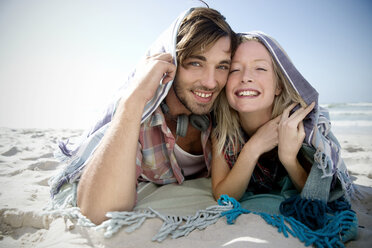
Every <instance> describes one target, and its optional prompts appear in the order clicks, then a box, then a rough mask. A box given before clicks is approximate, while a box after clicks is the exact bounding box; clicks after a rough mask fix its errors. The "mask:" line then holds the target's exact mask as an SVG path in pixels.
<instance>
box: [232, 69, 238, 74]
mask: <svg viewBox="0 0 372 248" xmlns="http://www.w3.org/2000/svg"><path fill="white" fill-rule="evenodd" d="M237 71H239V69H232V70H231V71H230V73H233V72H237Z"/></svg>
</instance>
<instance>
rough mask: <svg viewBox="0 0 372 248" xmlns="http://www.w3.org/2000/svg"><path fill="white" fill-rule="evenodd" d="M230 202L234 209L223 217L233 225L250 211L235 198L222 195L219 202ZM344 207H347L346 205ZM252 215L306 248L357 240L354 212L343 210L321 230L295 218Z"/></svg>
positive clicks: (356, 222)
mask: <svg viewBox="0 0 372 248" xmlns="http://www.w3.org/2000/svg"><path fill="white" fill-rule="evenodd" d="M229 202H230V203H231V204H232V206H233V207H234V208H233V209H232V210H229V211H226V212H224V213H222V215H224V216H226V218H227V222H228V224H232V223H233V222H234V221H235V219H236V218H237V217H238V216H239V215H240V214H242V213H250V211H249V210H246V209H243V208H241V206H240V203H239V202H237V201H236V200H235V199H234V198H231V197H229V196H227V195H222V196H221V198H220V200H219V201H218V203H219V204H228V203H229ZM341 205H342V204H340V206H341ZM342 206H343V207H345V205H342ZM320 209H322V208H320ZM252 213H253V214H256V215H259V216H261V217H262V218H263V219H264V220H265V221H266V222H267V223H268V224H270V225H272V226H274V227H276V228H278V232H279V233H283V235H284V236H285V237H288V236H289V235H288V234H291V235H292V236H293V237H296V238H298V239H299V240H300V241H301V242H303V243H304V244H305V246H309V245H314V246H315V247H320V248H323V247H329V248H333V247H344V244H343V242H346V241H348V240H351V239H353V238H355V236H356V233H357V227H358V221H357V218H356V214H355V212H354V211H352V210H342V211H339V212H337V213H336V214H335V215H334V216H329V217H328V222H327V223H325V225H324V226H323V227H322V228H321V229H317V230H311V229H310V228H309V227H308V226H307V225H305V224H304V223H302V222H300V221H298V220H296V219H295V218H293V217H286V216H283V215H270V214H267V213H258V212H252Z"/></svg>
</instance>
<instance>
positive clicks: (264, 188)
mask: <svg viewBox="0 0 372 248" xmlns="http://www.w3.org/2000/svg"><path fill="white" fill-rule="evenodd" d="M241 132H243V131H241ZM243 133H244V132H243ZM243 137H244V140H245V143H246V142H247V141H248V139H249V137H248V136H247V135H246V134H245V133H244V136H243ZM245 143H244V144H245ZM244 144H239V145H238V147H237V154H236V155H234V147H233V145H229V146H228V145H227V142H226V145H225V147H224V148H225V154H224V157H225V160H226V162H227V164H228V165H229V167H230V168H232V167H233V166H234V164H235V162H236V160H237V159H238V157H239V154H240V152H241V150H242V149H243V147H244ZM285 175H287V172H286V170H285V168H284V166H283V165H282V164H281V163H280V160H279V157H278V149H277V148H274V149H273V150H271V151H269V152H267V153H264V154H262V155H261V156H260V158H259V159H258V162H257V164H256V166H255V168H254V170H253V173H252V176H251V180H250V181H249V184H248V188H247V191H251V192H253V193H255V194H260V193H261V194H262V193H268V192H270V191H272V190H274V189H276V188H277V186H278V185H277V183H278V182H279V181H280V180H281V179H282V178H283V177H284V176H285Z"/></svg>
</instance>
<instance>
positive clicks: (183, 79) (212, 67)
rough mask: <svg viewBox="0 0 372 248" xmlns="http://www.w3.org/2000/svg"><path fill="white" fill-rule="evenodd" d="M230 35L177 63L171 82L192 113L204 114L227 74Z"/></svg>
mask: <svg viewBox="0 0 372 248" xmlns="http://www.w3.org/2000/svg"><path fill="white" fill-rule="evenodd" d="M229 50H230V38H229V37H222V38H220V39H219V40H218V41H217V42H216V43H215V44H214V45H213V46H212V47H211V48H210V49H209V50H206V51H203V52H200V54H194V55H191V56H190V57H188V58H187V59H186V60H185V61H184V65H179V66H178V69H177V76H176V79H175V81H174V83H173V87H174V91H175V93H176V96H177V98H178V100H179V101H180V102H181V103H182V104H183V105H184V106H185V107H186V108H187V109H188V110H189V111H190V112H192V113H193V114H199V115H200V114H206V113H208V112H209V111H210V109H211V108H212V104H213V102H214V100H215V99H216V97H217V96H218V94H219V93H220V91H221V90H222V88H223V87H224V86H225V84H226V81H227V77H228V75H229V69H230V62H231V53H230V51H229Z"/></svg>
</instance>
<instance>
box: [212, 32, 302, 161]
mask: <svg viewBox="0 0 372 248" xmlns="http://www.w3.org/2000/svg"><path fill="white" fill-rule="evenodd" d="M247 41H256V42H260V43H261V44H262V42H261V41H260V40H259V39H258V38H256V37H253V36H251V35H245V34H239V35H238V36H237V42H238V46H239V45H240V44H242V43H244V42H247ZM277 45H278V46H279V44H277ZM265 48H266V47H265ZM282 51H284V50H283V49H282ZM269 54H270V57H271V62H272V65H273V68H274V73H275V80H276V83H277V86H278V87H279V88H280V89H281V93H280V94H279V95H277V96H275V98H274V103H273V109H272V113H271V119H273V118H275V117H277V116H279V115H280V114H282V113H283V111H284V109H285V108H286V107H288V106H289V105H290V104H291V103H294V102H295V103H299V104H301V106H303V107H305V106H306V103H305V102H304V100H303V99H302V98H301V96H300V95H299V94H298V93H297V92H296V90H295V89H294V88H293V87H292V85H291V84H290V82H289V81H288V79H287V78H286V77H285V75H284V73H283V71H282V70H281V69H280V67H279V65H278V64H277V63H276V61H275V60H274V59H273V57H272V55H271V53H270V52H269ZM213 110H214V114H215V118H216V122H217V126H216V128H215V129H214V131H213V132H214V133H213V134H214V135H215V137H217V151H218V152H220V153H221V152H225V151H224V147H225V145H226V147H229V146H232V147H233V152H234V154H236V153H237V152H238V151H237V147H238V146H239V144H244V143H245V141H244V139H243V136H242V133H241V129H240V120H239V114H238V112H237V111H236V110H235V109H233V108H231V107H230V105H229V102H228V101H227V97H226V92H225V90H223V91H221V93H220V94H219V96H218V98H217V99H216V101H215V103H214V106H213Z"/></svg>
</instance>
